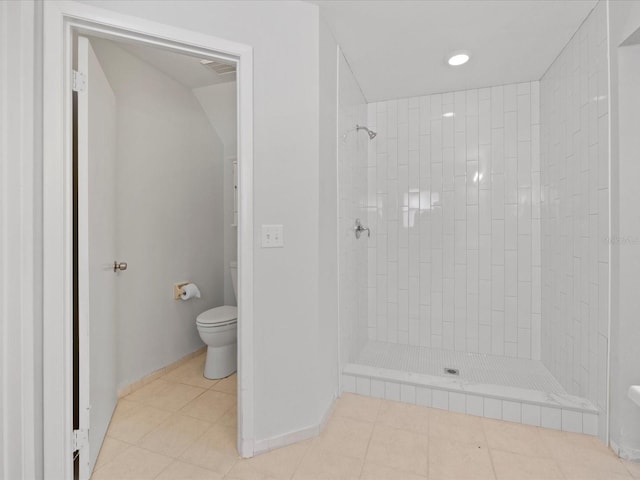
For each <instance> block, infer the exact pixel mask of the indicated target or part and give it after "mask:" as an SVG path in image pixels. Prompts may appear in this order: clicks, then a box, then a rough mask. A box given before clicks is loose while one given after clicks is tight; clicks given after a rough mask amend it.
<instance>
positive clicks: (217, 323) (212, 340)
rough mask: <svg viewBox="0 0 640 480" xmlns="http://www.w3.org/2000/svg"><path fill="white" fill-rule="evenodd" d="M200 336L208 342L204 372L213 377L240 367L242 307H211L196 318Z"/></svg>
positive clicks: (233, 267) (233, 270)
mask: <svg viewBox="0 0 640 480" xmlns="http://www.w3.org/2000/svg"><path fill="white" fill-rule="evenodd" d="M229 270H230V271H231V282H232V283H233V292H234V293H236V288H237V281H236V279H237V276H236V273H237V268H236V262H231V265H230V267H229ZM196 327H197V328H198V333H199V334H200V338H201V339H202V341H203V342H204V343H206V344H207V359H206V361H205V364H204V376H205V377H206V378H210V379H212V380H216V379H219V378H224V377H228V376H229V375H231V374H232V373H233V372H235V371H236V368H237V357H238V355H237V352H238V347H237V345H238V342H237V339H238V333H237V327H238V308H237V307H234V306H232V305H223V306H221V307H215V308H211V309H209V310H206V311H204V312H202V313H201V314H200V315H198V317H197V318H196Z"/></svg>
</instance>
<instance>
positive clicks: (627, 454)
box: [609, 440, 640, 462]
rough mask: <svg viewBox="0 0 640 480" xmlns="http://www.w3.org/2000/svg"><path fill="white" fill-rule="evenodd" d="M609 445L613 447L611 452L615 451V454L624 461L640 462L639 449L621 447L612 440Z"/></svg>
mask: <svg viewBox="0 0 640 480" xmlns="http://www.w3.org/2000/svg"><path fill="white" fill-rule="evenodd" d="M609 444H610V445H611V450H613V451H614V452H615V454H616V455H618V456H619V457H620V458H622V459H623V460H630V461H632V462H640V450H638V449H637V448H626V447H621V446H620V445H618V444H617V443H616V442H614V441H613V440H610V441H609Z"/></svg>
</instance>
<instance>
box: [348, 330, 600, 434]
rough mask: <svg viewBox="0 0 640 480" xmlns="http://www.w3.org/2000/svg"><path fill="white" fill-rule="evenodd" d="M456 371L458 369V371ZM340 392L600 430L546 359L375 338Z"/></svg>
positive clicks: (593, 412) (585, 403)
mask: <svg viewBox="0 0 640 480" xmlns="http://www.w3.org/2000/svg"><path fill="white" fill-rule="evenodd" d="M452 371H453V373H452ZM342 382H343V383H342V390H343V391H345V392H353V393H360V394H364V395H371V396H373V397H378V398H385V399H387V400H400V401H402V402H406V403H415V404H419V405H426V406H433V407H437V408H442V409H445V410H450V411H454V412H460V413H468V414H471V415H477V416H481V417H487V418H497V419H502V420H507V421H512V422H517V423H524V424H528V425H536V426H540V427H547V428H554V429H558V430H564V431H570V432H580V433H588V434H590V435H597V433H598V425H599V411H598V409H597V407H596V406H594V405H593V404H592V403H591V402H590V401H589V400H587V399H585V398H582V397H577V396H575V395H570V394H568V393H567V392H566V391H565V390H564V388H563V387H562V385H560V383H559V382H558V381H557V380H556V379H555V378H554V377H553V375H552V374H551V372H549V370H547V368H546V367H545V366H544V365H543V364H542V362H540V361H536V360H526V359H521V358H508V357H499V356H495V355H483V354H477V353H466V352H452V351H449V350H441V349H436V348H427V347H417V346H409V345H399V344H396V343H385V342H376V341H369V342H367V343H366V344H365V345H364V346H363V347H362V350H361V351H360V354H359V355H358V357H357V359H356V361H355V362H354V363H350V364H347V365H345V367H344V369H343V375H342Z"/></svg>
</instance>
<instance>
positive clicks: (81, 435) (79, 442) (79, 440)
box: [71, 430, 89, 452]
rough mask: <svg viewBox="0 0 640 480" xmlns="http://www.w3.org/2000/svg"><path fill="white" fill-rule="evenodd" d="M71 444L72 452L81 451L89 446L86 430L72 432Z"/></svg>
mask: <svg viewBox="0 0 640 480" xmlns="http://www.w3.org/2000/svg"><path fill="white" fill-rule="evenodd" d="M71 443H72V446H73V451H74V452H75V451H78V450H83V449H84V448H86V447H88V446H89V431H88V430H74V431H73V436H72V437H71Z"/></svg>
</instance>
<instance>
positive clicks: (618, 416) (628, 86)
mask: <svg viewBox="0 0 640 480" xmlns="http://www.w3.org/2000/svg"><path fill="white" fill-rule="evenodd" d="M609 34H610V38H609V52H608V53H609V58H610V61H611V77H610V78H611V192H612V195H611V236H610V238H611V239H612V240H613V242H612V243H611V287H612V289H611V343H610V345H611V360H610V377H611V378H610V409H611V413H610V415H611V418H610V424H609V425H610V442H611V446H612V448H613V449H614V450H615V451H616V452H617V453H618V454H619V455H620V456H621V457H623V458H627V459H633V460H636V461H639V460H640V407H638V406H637V405H635V404H634V403H633V402H632V401H631V400H630V399H629V398H628V397H627V390H628V388H629V386H630V385H639V384H640V367H639V366H640V349H639V348H638V345H640V328H639V327H638V312H639V311H640V296H639V295H638V275H639V272H640V215H639V211H638V204H640V190H639V189H638V184H639V183H640V168H639V163H638V152H640V136H638V125H639V124H640V115H639V114H638V112H639V111H640V87H639V85H640V3H639V2H623V1H611V2H610V3H609Z"/></svg>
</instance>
